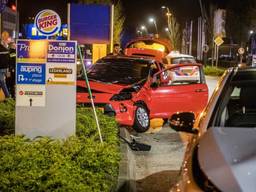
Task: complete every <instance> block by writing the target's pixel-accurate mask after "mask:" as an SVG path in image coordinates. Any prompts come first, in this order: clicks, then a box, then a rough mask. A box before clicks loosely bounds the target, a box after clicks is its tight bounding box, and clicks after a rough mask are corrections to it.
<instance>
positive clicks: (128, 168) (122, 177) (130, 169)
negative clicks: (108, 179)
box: [116, 127, 136, 192]
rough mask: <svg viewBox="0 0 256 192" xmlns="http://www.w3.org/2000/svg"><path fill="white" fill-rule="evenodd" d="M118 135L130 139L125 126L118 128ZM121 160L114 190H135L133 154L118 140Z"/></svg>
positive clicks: (120, 191) (124, 191) (130, 191)
mask: <svg viewBox="0 0 256 192" xmlns="http://www.w3.org/2000/svg"><path fill="white" fill-rule="evenodd" d="M120 135H121V136H122V137H124V138H125V139H127V140H128V141H129V140H130V134H129V132H128V131H127V130H126V128H123V127H121V128H120ZM120 149H121V156H122V157H121V158H122V159H121V161H120V164H119V175H118V183H117V189H116V192H136V173H135V166H136V161H135V156H134V154H133V151H132V150H131V149H130V148H129V146H128V145H127V144H126V143H124V142H123V141H122V140H121V142H120Z"/></svg>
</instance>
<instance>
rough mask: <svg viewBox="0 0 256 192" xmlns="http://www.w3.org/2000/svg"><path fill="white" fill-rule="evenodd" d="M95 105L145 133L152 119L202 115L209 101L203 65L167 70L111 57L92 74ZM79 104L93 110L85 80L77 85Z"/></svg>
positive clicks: (145, 61)
mask: <svg viewBox="0 0 256 192" xmlns="http://www.w3.org/2000/svg"><path fill="white" fill-rule="evenodd" d="M88 78H89V82H90V86H91V90H92V97H93V99H94V102H95V105H96V106H98V107H100V108H102V109H103V110H104V113H105V114H108V115H113V116H115V118H116V120H117V122H118V123H119V124H121V125H127V126H133V128H134V129H135V130H136V131H137V132H145V131H147V130H148V128H149V126H150V119H153V118H162V119H168V118H169V117H170V116H171V115H172V114H173V113H176V112H178V111H193V112H194V113H195V114H199V113H200V112H201V110H202V109H203V108H204V107H205V105H206V103H207V99H208V87H207V85H206V83H205V78H204V74H203V71H202V66H201V65H200V64H186V65H173V66H171V67H169V68H167V69H165V68H164V67H163V65H162V64H161V63H159V62H156V61H155V60H152V59H145V58H144V59H141V58H137V57H127V56H107V57H104V58H102V59H100V60H99V61H98V62H97V63H96V64H95V65H93V66H92V68H90V70H89V71H88ZM77 103H80V104H84V105H88V106H90V97H89V94H88V89H87V88H86V84H85V80H78V81H77Z"/></svg>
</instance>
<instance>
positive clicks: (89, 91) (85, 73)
mask: <svg viewBox="0 0 256 192" xmlns="http://www.w3.org/2000/svg"><path fill="white" fill-rule="evenodd" d="M77 49H78V53H79V57H80V61H81V64H82V68H83V72H84V76H85V83H86V86H87V89H88V93H89V97H90V100H91V104H92V108H93V113H94V117H95V121H96V125H97V129H98V133H99V137H100V142H101V143H103V139H102V135H101V129H100V125H99V120H98V116H97V113H96V109H95V105H94V101H93V97H92V91H91V87H90V83H89V80H88V77H87V72H86V68H85V66H84V59H83V56H82V52H81V48H80V46H77Z"/></svg>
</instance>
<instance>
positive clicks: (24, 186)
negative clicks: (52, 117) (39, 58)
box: [0, 100, 120, 192]
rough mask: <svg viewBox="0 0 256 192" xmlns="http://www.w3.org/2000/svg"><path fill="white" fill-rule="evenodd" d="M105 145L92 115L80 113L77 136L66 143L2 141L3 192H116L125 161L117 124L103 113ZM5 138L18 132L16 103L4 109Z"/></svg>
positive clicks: (0, 110) (0, 115)
mask: <svg viewBox="0 0 256 192" xmlns="http://www.w3.org/2000/svg"><path fill="white" fill-rule="evenodd" d="M98 115H99V119H100V126H101V129H102V135H103V139H104V144H101V143H100V142H99V137H98V132H97V129H96V123H95V121H94V117H93V113H92V111H91V110H90V109H85V108H77V135H76V136H72V137H70V138H68V139H66V140H52V139H50V138H46V137H42V138H38V139H35V140H29V139H27V138H25V137H23V136H14V135H4V136H1V137H0V191H1V192H2V191H3V192H4V191H15V192H16V191H17V192H18V191H19V192H20V191H42V192H43V191H85V192H87V191H88V192H101V191H102V192H104V191H106V192H109V191H113V190H114V189H115V185H116V181H117V177H118V168H119V160H120V152H119V140H118V137H117V134H118V128H117V124H116V122H115V120H114V119H113V118H110V117H106V116H104V115H103V114H101V113H100V112H98ZM0 125H1V130H2V131H1V133H2V134H7V133H8V134H10V133H13V131H14V102H13V101H11V100H8V101H6V102H5V103H0Z"/></svg>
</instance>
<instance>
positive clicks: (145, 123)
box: [133, 104, 150, 133]
mask: <svg viewBox="0 0 256 192" xmlns="http://www.w3.org/2000/svg"><path fill="white" fill-rule="evenodd" d="M149 126H150V119H149V112H148V110H147V108H146V107H145V106H144V105H141V104H138V105H137V108H136V110H135V118H134V125H133V128H134V130H135V131H137V132H138V133H143V132H145V131H147V130H148V129H149Z"/></svg>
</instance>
